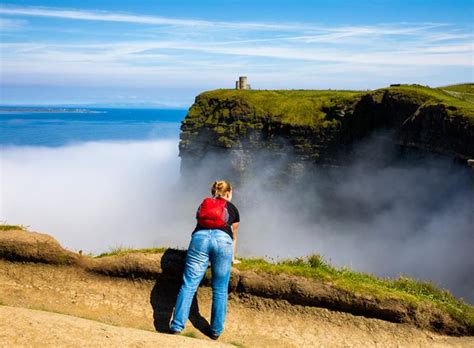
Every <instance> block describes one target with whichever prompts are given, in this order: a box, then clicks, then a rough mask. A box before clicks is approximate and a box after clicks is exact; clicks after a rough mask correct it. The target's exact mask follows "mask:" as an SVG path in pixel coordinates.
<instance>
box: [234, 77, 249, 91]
mask: <svg viewBox="0 0 474 348" xmlns="http://www.w3.org/2000/svg"><path fill="white" fill-rule="evenodd" d="M235 89H250V85H249V84H248V83H247V76H239V80H238V81H235Z"/></svg>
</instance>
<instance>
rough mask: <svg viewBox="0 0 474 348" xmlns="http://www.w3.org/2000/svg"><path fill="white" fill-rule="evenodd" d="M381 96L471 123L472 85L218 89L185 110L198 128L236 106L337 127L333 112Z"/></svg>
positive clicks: (258, 115)
mask: <svg viewBox="0 0 474 348" xmlns="http://www.w3.org/2000/svg"><path fill="white" fill-rule="evenodd" d="M385 93H387V94H388V95H390V97H391V98H394V99H400V100H405V101H410V102H412V103H416V104H419V106H423V105H444V106H445V107H446V109H447V113H448V115H450V116H460V117H463V118H464V117H465V118H467V119H468V120H469V122H472V123H474V84H462V85H452V86H446V87H440V88H430V87H426V86H420V85H401V86H394V87H387V88H382V89H378V90H374V91H344V90H234V89H218V90H213V91H208V92H203V93H201V94H200V95H199V96H198V97H197V100H196V103H195V104H193V106H192V107H191V109H190V110H189V113H188V119H193V122H195V123H196V124H198V125H199V124H201V123H207V124H216V122H217V120H218V119H219V118H222V117H224V118H226V117H228V116H229V114H230V113H231V112H232V110H231V109H232V107H235V106H236V105H237V106H238V107H239V108H240V109H237V111H236V112H237V113H239V114H245V115H246V117H252V118H255V120H258V119H269V118H270V119H275V120H279V121H280V122H282V123H284V124H285V123H286V124H291V125H296V126H297V125H305V126H311V127H321V126H322V127H330V126H337V125H338V121H336V120H335V119H334V117H333V116H334V112H336V113H338V112H339V111H343V112H344V111H346V110H351V108H352V107H353V106H354V103H355V102H357V101H358V100H360V98H362V97H363V96H367V95H369V96H372V98H373V99H374V100H375V101H376V102H381V100H382V97H383V95H384V94H385ZM227 107H228V108H227ZM197 119H199V120H197ZM185 123H186V121H185Z"/></svg>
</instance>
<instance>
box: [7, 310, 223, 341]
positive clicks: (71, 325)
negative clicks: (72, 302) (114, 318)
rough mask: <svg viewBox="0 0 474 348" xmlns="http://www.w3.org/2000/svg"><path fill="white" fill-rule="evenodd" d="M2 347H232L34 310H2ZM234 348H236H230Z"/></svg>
mask: <svg viewBox="0 0 474 348" xmlns="http://www.w3.org/2000/svg"><path fill="white" fill-rule="evenodd" d="M0 342H1V343H0V346H3V345H5V346H9V347H12V346H15V347H18V346H28V347H45V346H50V347H90V346H95V347H152V346H154V347H156V346H158V347H176V348H178V347H190V348H198V347H229V345H227V344H223V343H219V342H206V341H203V340H197V339H193V338H188V337H178V336H172V335H167V334H161V333H154V332H148V331H144V330H138V329H132V328H125V327H117V326H111V325H107V324H102V323H99V322H97V321H93V320H87V319H81V318H77V317H73V316H69V315H64V314H57V313H51V312H44V311H38V310H34V309H26V308H18V307H6V306H0ZM230 347H232V346H230Z"/></svg>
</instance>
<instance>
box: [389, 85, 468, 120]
mask: <svg viewBox="0 0 474 348" xmlns="http://www.w3.org/2000/svg"><path fill="white" fill-rule="evenodd" d="M469 86H470V84H465V85H453V86H447V87H440V88H429V87H426V86H420V85H402V86H398V87H390V88H385V89H382V90H388V91H390V93H391V94H392V95H395V96H398V97H399V98H401V99H410V100H413V101H415V102H418V103H419V104H420V105H423V104H426V105H429V104H443V105H445V106H446V107H448V108H449V109H448V114H450V115H451V116H460V117H466V118H467V119H468V120H469V121H470V122H473V123H474V103H473V101H474V94H472V95H471V96H472V97H473V100H472V101H469V99H468V98H466V97H465V96H466V95H467V94H466V92H465V91H470V90H471V89H470V88H472V86H471V87H469ZM457 89H459V90H460V91H464V92H463V93H460V92H456V90H457ZM453 91H454V92H456V93H455V94H453V93H452V92H453ZM468 93H472V92H468ZM453 108H454V109H453Z"/></svg>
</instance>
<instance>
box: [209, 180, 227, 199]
mask: <svg viewBox="0 0 474 348" xmlns="http://www.w3.org/2000/svg"><path fill="white" fill-rule="evenodd" d="M230 191H232V186H231V185H230V184H229V183H228V182H227V181H225V180H219V181H214V182H213V183H212V186H211V194H212V195H213V196H214V197H223V196H224V195H225V194H226V193H227V192H230Z"/></svg>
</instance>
